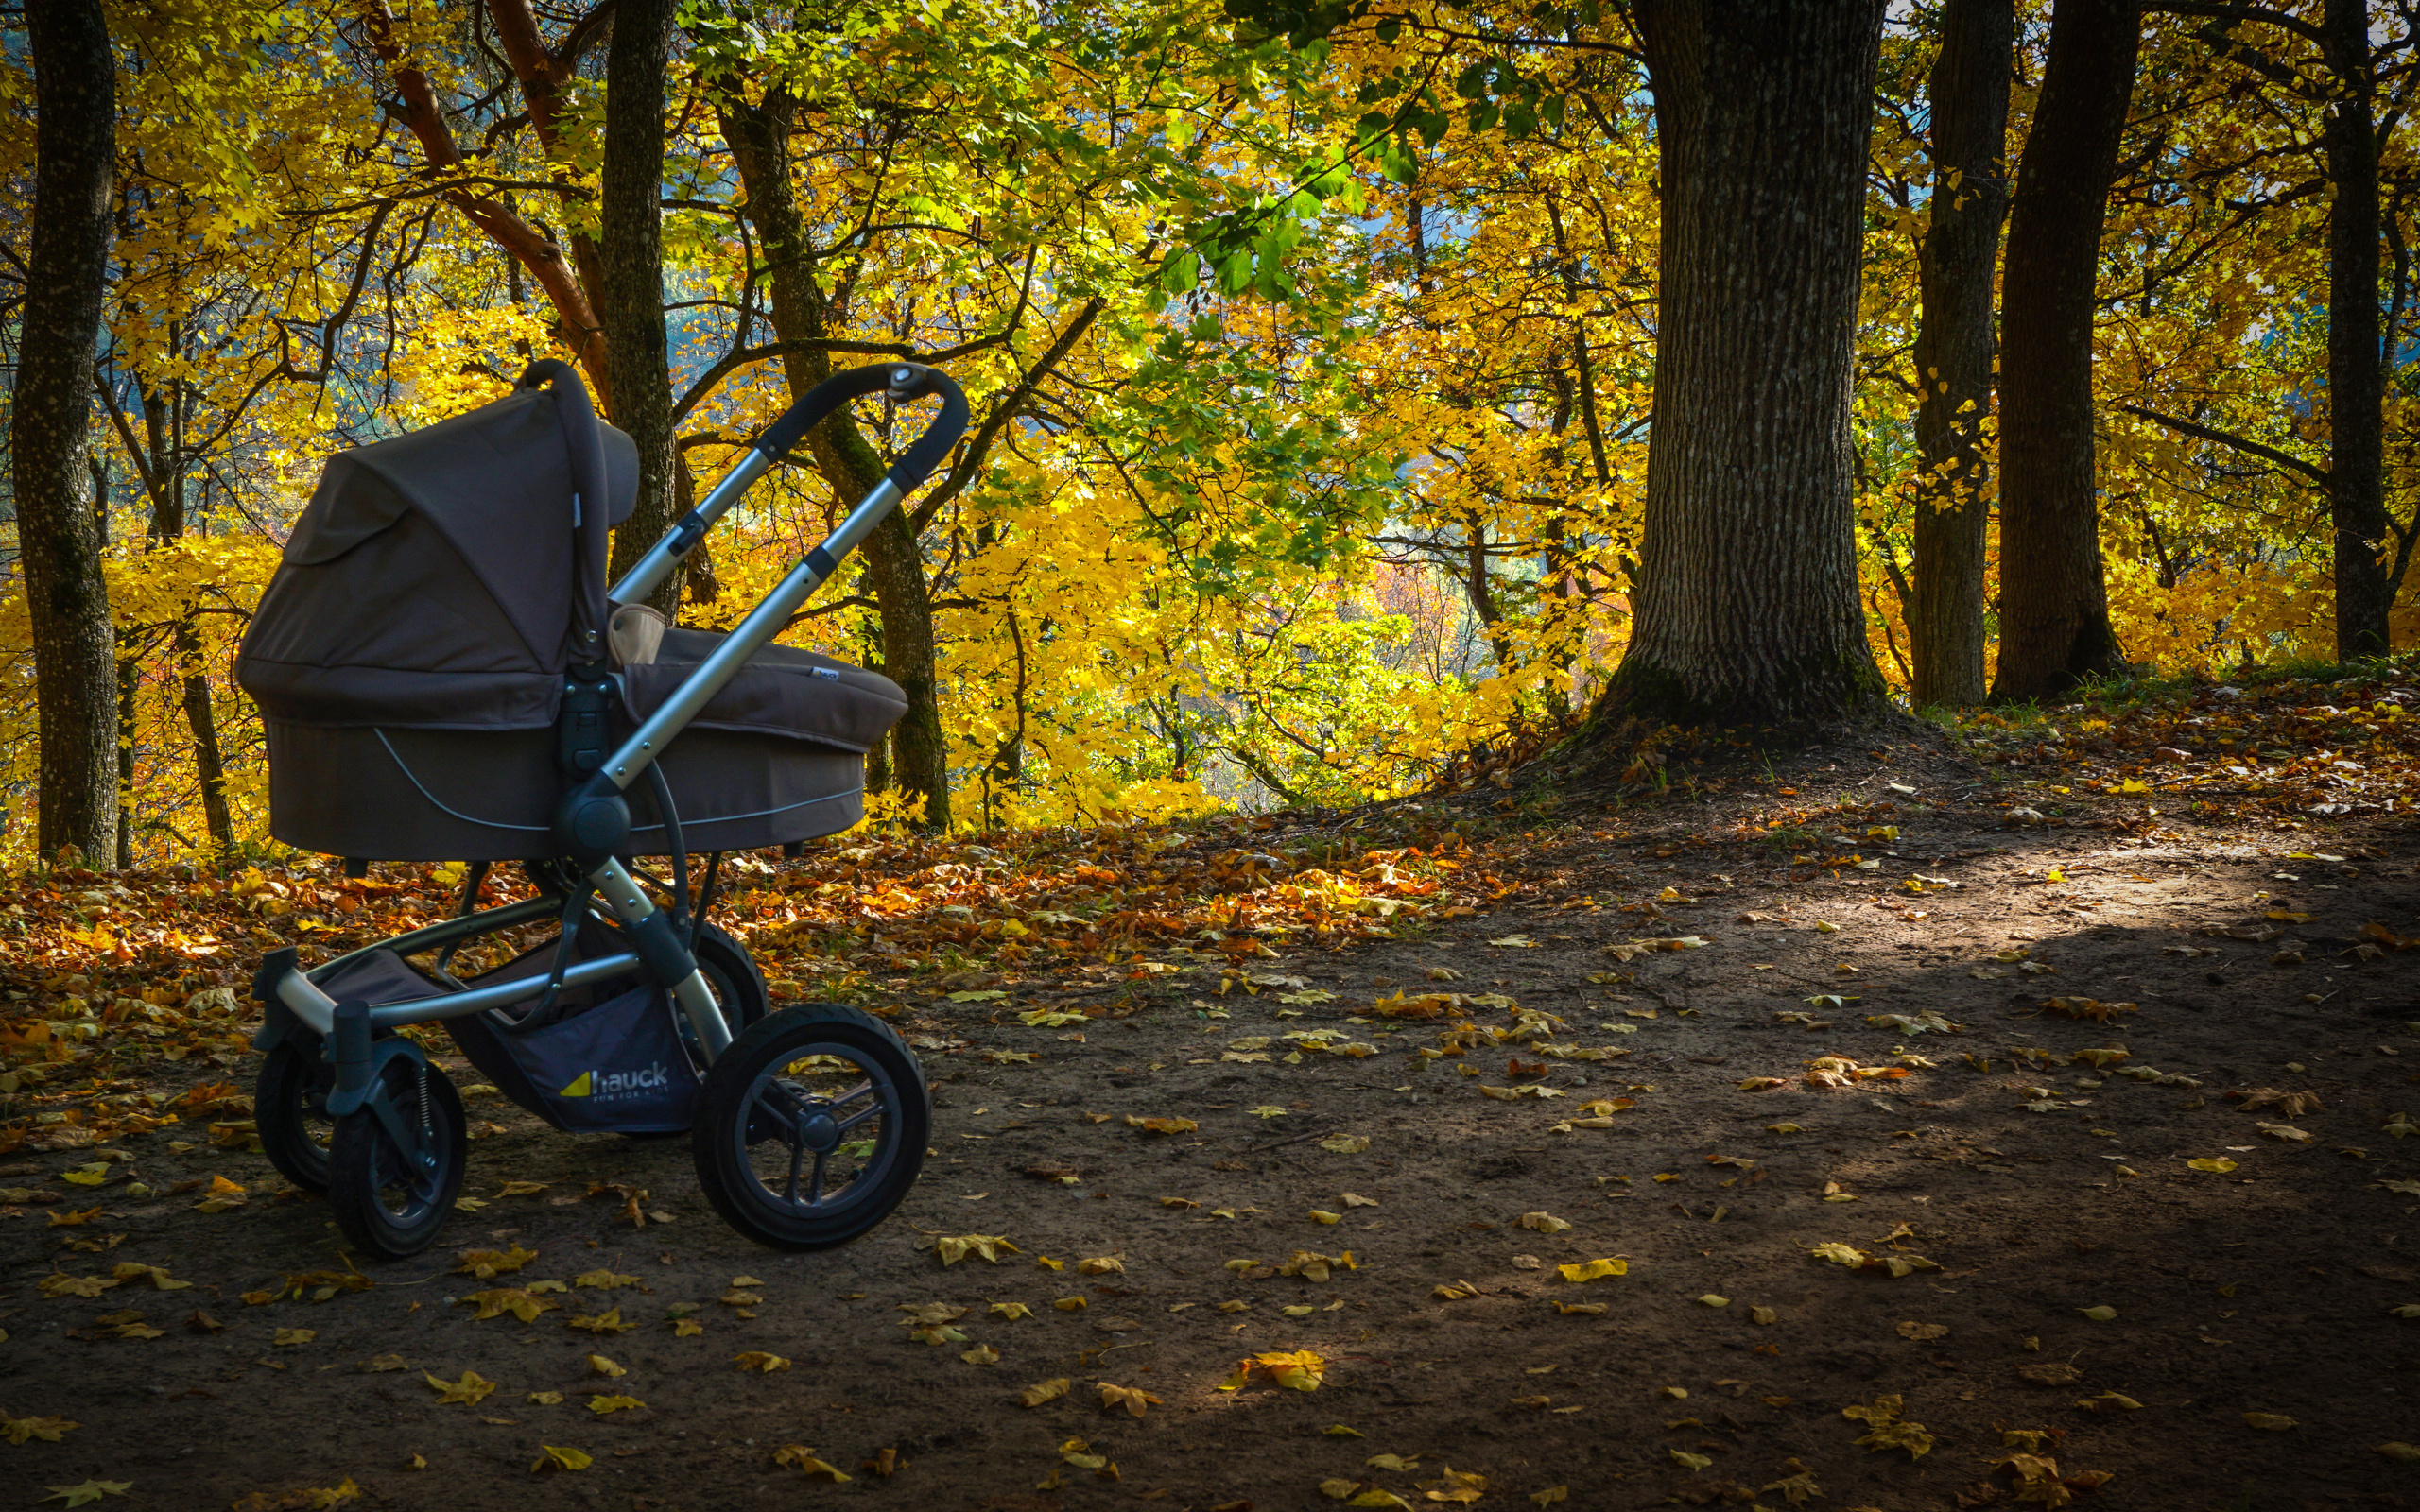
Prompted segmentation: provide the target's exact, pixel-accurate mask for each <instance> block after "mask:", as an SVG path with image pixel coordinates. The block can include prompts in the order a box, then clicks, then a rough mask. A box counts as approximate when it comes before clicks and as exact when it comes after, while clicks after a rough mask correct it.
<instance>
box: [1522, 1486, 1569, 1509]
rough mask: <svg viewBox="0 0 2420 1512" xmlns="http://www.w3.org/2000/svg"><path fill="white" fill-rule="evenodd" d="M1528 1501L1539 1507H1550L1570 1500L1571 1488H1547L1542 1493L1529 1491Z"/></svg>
mask: <svg viewBox="0 0 2420 1512" xmlns="http://www.w3.org/2000/svg"><path fill="white" fill-rule="evenodd" d="M1569 1500H1571V1488H1570V1487H1569V1486H1547V1488H1546V1489H1545V1490H1543V1491H1531V1492H1530V1501H1532V1502H1535V1503H1538V1505H1540V1506H1552V1505H1554V1503H1557V1502H1567V1501H1569Z"/></svg>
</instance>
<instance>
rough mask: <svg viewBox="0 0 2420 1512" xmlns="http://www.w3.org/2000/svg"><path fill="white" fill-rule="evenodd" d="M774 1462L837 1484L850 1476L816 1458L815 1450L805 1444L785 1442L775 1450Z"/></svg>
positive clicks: (810, 1476) (811, 1476)
mask: <svg viewBox="0 0 2420 1512" xmlns="http://www.w3.org/2000/svg"><path fill="white" fill-rule="evenodd" d="M773 1463H774V1464H776V1465H783V1466H787V1467H789V1468H791V1469H796V1470H798V1471H799V1472H800V1473H802V1474H804V1475H806V1476H808V1477H809V1478H813V1477H816V1476H821V1477H822V1478H823V1479H825V1480H828V1481H830V1482H832V1483H833V1484H834V1485H835V1486H838V1485H839V1484H840V1483H841V1482H844V1481H846V1480H847V1479H848V1478H849V1477H847V1476H846V1475H843V1474H841V1473H840V1471H839V1470H838V1469H837V1468H835V1467H833V1466H830V1465H827V1464H825V1463H824V1462H823V1461H821V1460H820V1459H818V1458H816V1457H815V1451H813V1450H811V1449H809V1448H807V1447H806V1446H805V1445H804V1444H785V1445H783V1446H782V1447H781V1448H779V1449H777V1450H775V1451H773Z"/></svg>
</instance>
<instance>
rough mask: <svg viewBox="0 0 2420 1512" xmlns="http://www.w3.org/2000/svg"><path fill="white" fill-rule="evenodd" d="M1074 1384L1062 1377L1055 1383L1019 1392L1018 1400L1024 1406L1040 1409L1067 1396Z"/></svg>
mask: <svg viewBox="0 0 2420 1512" xmlns="http://www.w3.org/2000/svg"><path fill="white" fill-rule="evenodd" d="M1073 1384H1074V1383H1073V1382H1071V1381H1069V1380H1068V1379H1067V1378H1066V1377H1065V1376H1061V1377H1059V1378H1058V1379H1057V1380H1054V1381H1044V1382H1039V1383H1035V1384H1033V1385H1030V1386H1028V1387H1026V1388H1025V1389H1024V1390H1023V1391H1021V1392H1018V1393H1017V1400H1018V1402H1019V1403H1020V1404H1022V1405H1024V1406H1028V1407H1039V1406H1041V1405H1042V1404H1043V1403H1044V1402H1046V1401H1056V1400H1059V1399H1060V1398H1062V1397H1063V1396H1065V1395H1066V1394H1067V1390H1068V1387H1070V1386H1071V1385H1073Z"/></svg>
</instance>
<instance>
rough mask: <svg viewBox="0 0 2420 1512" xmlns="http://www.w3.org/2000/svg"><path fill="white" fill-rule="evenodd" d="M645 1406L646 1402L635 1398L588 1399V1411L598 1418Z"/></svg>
mask: <svg viewBox="0 0 2420 1512" xmlns="http://www.w3.org/2000/svg"><path fill="white" fill-rule="evenodd" d="M646 1405H647V1403H646V1402H643V1401H641V1400H639V1399H638V1398H636V1397H591V1398H589V1399H588V1410H589V1411H590V1412H593V1413H595V1414H596V1415H597V1416H598V1417H603V1416H604V1415H605V1414H607V1413H609V1412H629V1411H630V1410H631V1408H633V1407H644V1406H646Z"/></svg>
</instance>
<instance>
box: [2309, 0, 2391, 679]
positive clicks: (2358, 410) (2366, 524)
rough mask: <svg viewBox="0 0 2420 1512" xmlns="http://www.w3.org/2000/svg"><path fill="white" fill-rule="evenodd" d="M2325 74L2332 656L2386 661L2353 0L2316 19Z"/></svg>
mask: <svg viewBox="0 0 2420 1512" xmlns="http://www.w3.org/2000/svg"><path fill="white" fill-rule="evenodd" d="M2320 26H2321V30H2322V31H2323V32H2324V33H2325V36H2326V39H2327V41H2326V48H2325V50H2326V54H2327V66H2328V71H2329V72H2330V73H2331V74H2333V75H2334V76H2335V78H2334V83H2335V86H2336V87H2335V90H2334V92H2333V94H2334V97H2333V98H2332V99H2331V100H2330V101H2329V104H2328V110H2327V122H2326V126H2325V146H2326V151H2327V181H2328V187H2329V189H2330V191H2331V192H2332V194H2333V201H2332V203H2331V204H2330V206H2329V209H2328V216H2327V427H2328V468H2327V502H2328V512H2329V514H2330V516H2331V522H2330V523H2331V524H2333V525H2334V526H2335V535H2336V541H2335V548H2336V657H2337V660H2338V661H2340V662H2350V661H2353V660H2355V659H2356V658H2359V657H2372V656H2384V655H2386V653H2387V651H2388V649H2389V645H2388V635H2387V611H2388V610H2390V609H2392V608H2393V607H2394V582H2393V578H2392V574H2391V573H2390V572H2389V569H2388V567H2387V564H2386V562H2385V560H2384V559H2383V558H2384V556H2385V555H2386V554H2387V552H2388V551H2389V549H2390V548H2391V546H2392V544H2393V531H2392V530H2391V528H2390V527H2389V525H2388V524H2387V514H2386V467H2385V463H2386V427H2385V414H2384V408H2383V406H2384V404H2385V401H2386V370H2385V367H2384V363H2383V358H2382V353H2381V352H2380V345H2379V344H2380V341H2381V338H2382V335H2383V328H2382V321H2381V318H2380V315H2379V311H2378V238H2379V235H2380V233H2381V228H2380V225H2379V221H2378V141H2377V106H2376V100H2377V73H2376V70H2375V68H2374V67H2373V65H2372V60H2371V54H2370V35H2369V19H2368V15H2367V13H2366V7H2365V6H2364V4H2363V0H2327V7H2326V10H2325V14H2324V16H2323V17H2322V19H2321V22H2320Z"/></svg>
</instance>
